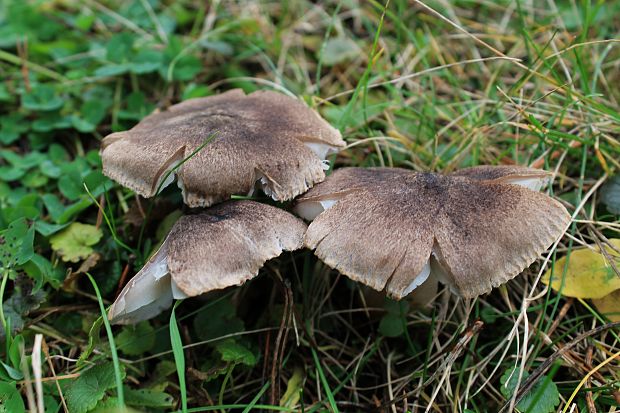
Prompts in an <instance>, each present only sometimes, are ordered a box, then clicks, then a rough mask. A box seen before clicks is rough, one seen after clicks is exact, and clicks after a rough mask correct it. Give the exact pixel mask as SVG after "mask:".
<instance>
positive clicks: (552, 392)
mask: <svg viewBox="0 0 620 413" xmlns="http://www.w3.org/2000/svg"><path fill="white" fill-rule="evenodd" d="M528 376H529V374H528V373H527V372H523V375H522V376H521V384H523V381H524V380H525V379H526V378H527V377H528ZM518 379H519V372H518V371H517V370H516V369H515V370H507V371H506V372H505V373H504V375H503V376H502V377H501V378H500V383H501V387H500V390H501V392H502V394H503V395H504V397H505V398H506V399H509V398H510V397H512V395H513V393H514V391H515V388H516V387H517V381H518ZM558 404H560V393H559V392H558V388H557V386H556V385H555V383H554V382H553V380H551V379H550V378H549V377H548V376H544V375H543V376H542V377H540V379H538V381H537V382H536V384H535V385H534V387H532V389H531V390H530V391H529V392H528V393H527V394H526V395H525V396H523V398H522V399H521V401H520V402H519V403H518V404H517V409H518V410H519V411H521V412H526V413H549V412H554V411H555V407H556V406H557V405H558Z"/></svg>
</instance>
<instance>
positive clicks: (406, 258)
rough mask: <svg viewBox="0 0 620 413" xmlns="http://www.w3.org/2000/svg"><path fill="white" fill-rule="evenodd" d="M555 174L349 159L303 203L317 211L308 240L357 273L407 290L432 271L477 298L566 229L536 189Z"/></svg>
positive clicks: (553, 204)
mask: <svg viewBox="0 0 620 413" xmlns="http://www.w3.org/2000/svg"><path fill="white" fill-rule="evenodd" d="M548 179H549V173H547V172H545V171H540V170H534V169H530V168H522V167H512V166H510V167H486V166H485V167H476V168H468V169H464V170H461V171H457V172H456V173H454V174H451V175H439V174H434V173H416V172H413V171H409V170H405V169H399V168H368V169H363V168H342V169H338V170H336V171H335V172H334V174H333V175H331V176H330V177H328V178H327V179H326V180H325V182H323V183H321V184H319V185H317V186H315V187H314V188H313V189H311V190H310V191H309V192H307V193H306V194H304V195H303V196H302V197H301V198H300V199H299V200H298V203H297V205H296V208H295V209H296V212H297V213H298V214H299V215H300V216H302V217H305V218H306V219H312V218H314V217H316V218H315V219H314V221H313V222H312V223H311V224H310V226H309V227H308V231H307V232H306V236H305V239H304V243H305V245H306V246H307V247H308V248H311V249H314V250H315V254H316V255H317V256H318V257H319V258H320V259H321V260H322V261H324V262H325V263H326V264H327V265H329V266H330V267H332V268H334V269H336V270H338V271H340V272H341V273H342V274H344V275H347V276H348V277H350V278H352V279H353V280H356V281H360V282H362V283H364V284H366V285H368V286H370V287H372V288H374V289H376V290H385V291H386V292H387V293H388V294H389V295H390V296H392V297H394V298H397V299H400V298H402V297H404V296H406V295H407V294H409V293H410V292H411V291H413V290H414V289H415V288H416V287H417V286H419V285H420V284H422V283H423V282H424V281H425V280H426V279H427V278H428V277H429V275H430V274H431V273H432V274H433V275H434V276H436V277H437V278H438V279H439V280H440V281H442V282H444V283H446V284H448V286H449V287H450V288H451V289H452V290H453V291H454V292H455V293H457V294H459V295H461V296H463V297H467V298H469V297H475V296H478V295H480V294H483V293H486V292H488V291H490V290H491V289H492V288H493V287H496V286H498V285H500V284H502V283H504V282H506V281H508V280H510V279H512V278H513V277H515V276H516V275H517V274H519V273H520V272H521V271H523V269H525V268H526V267H528V266H529V265H530V264H531V263H532V262H533V261H534V260H535V259H536V258H537V257H538V256H539V255H540V254H541V253H542V252H544V251H545V250H546V249H547V248H548V247H549V246H550V245H551V244H552V243H553V242H554V241H556V240H557V239H558V237H560V236H561V235H562V231H563V230H564V229H565V228H566V226H567V225H568V223H569V222H570V215H569V214H568V212H567V211H566V209H565V208H564V207H563V206H562V204H560V203H559V202H558V201H556V200H554V199H553V198H551V197H549V196H547V195H545V194H542V193H539V192H536V191H534V190H531V189H528V188H537V187H540V185H542V183H543V182H544V181H545V180H548ZM524 186H525V187H524Z"/></svg>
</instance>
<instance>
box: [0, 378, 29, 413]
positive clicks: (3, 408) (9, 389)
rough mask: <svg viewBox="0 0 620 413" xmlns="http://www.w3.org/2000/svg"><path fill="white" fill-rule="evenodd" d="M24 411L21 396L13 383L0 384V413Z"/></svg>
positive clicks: (20, 412)
mask: <svg viewBox="0 0 620 413" xmlns="http://www.w3.org/2000/svg"><path fill="white" fill-rule="evenodd" d="M25 411H26V406H24V401H23V400H22V396H21V395H20V394H19V391H18V390H17V387H16V386H15V383H6V382H0V413H22V412H25Z"/></svg>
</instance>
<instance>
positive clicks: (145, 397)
mask: <svg viewBox="0 0 620 413" xmlns="http://www.w3.org/2000/svg"><path fill="white" fill-rule="evenodd" d="M125 402H126V403H127V404H128V405H130V406H136V407H159V408H170V407H172V403H173V402H174V399H173V398H172V396H171V395H169V394H168V393H166V392H163V391H160V390H154V389H138V390H134V389H130V388H129V387H125Z"/></svg>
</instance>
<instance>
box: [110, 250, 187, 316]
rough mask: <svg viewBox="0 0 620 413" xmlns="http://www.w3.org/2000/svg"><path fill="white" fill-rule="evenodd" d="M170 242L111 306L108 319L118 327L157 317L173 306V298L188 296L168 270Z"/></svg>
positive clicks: (154, 256)
mask: <svg viewBox="0 0 620 413" xmlns="http://www.w3.org/2000/svg"><path fill="white" fill-rule="evenodd" d="M167 260H168V248H167V245H166V242H165V241H164V243H163V244H162V246H161V247H160V249H159V250H158V251H157V252H156V253H155V255H153V257H151V259H150V260H149V261H148V262H147V263H146V265H144V267H143V268H142V269H141V270H140V271H139V272H138V274H136V276H135V277H134V278H132V279H131V281H129V283H127V285H126V286H125V288H123V291H121V293H120V295H119V296H118V298H117V299H116V301H115V302H114V304H112V306H111V307H110V310H109V311H108V319H109V320H110V321H111V322H112V323H114V324H134V323H137V322H140V321H144V320H148V319H149V318H153V317H155V316H156V315H158V314H159V313H161V312H162V311H163V310H165V309H167V308H168V307H170V306H171V305H172V299H173V298H176V299H179V298H185V297H186V295H185V294H184V293H183V292H182V291H180V290H179V289H178V287H177V286H176V285H175V284H174V281H172V277H171V276H170V272H169V271H168V263H167Z"/></svg>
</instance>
